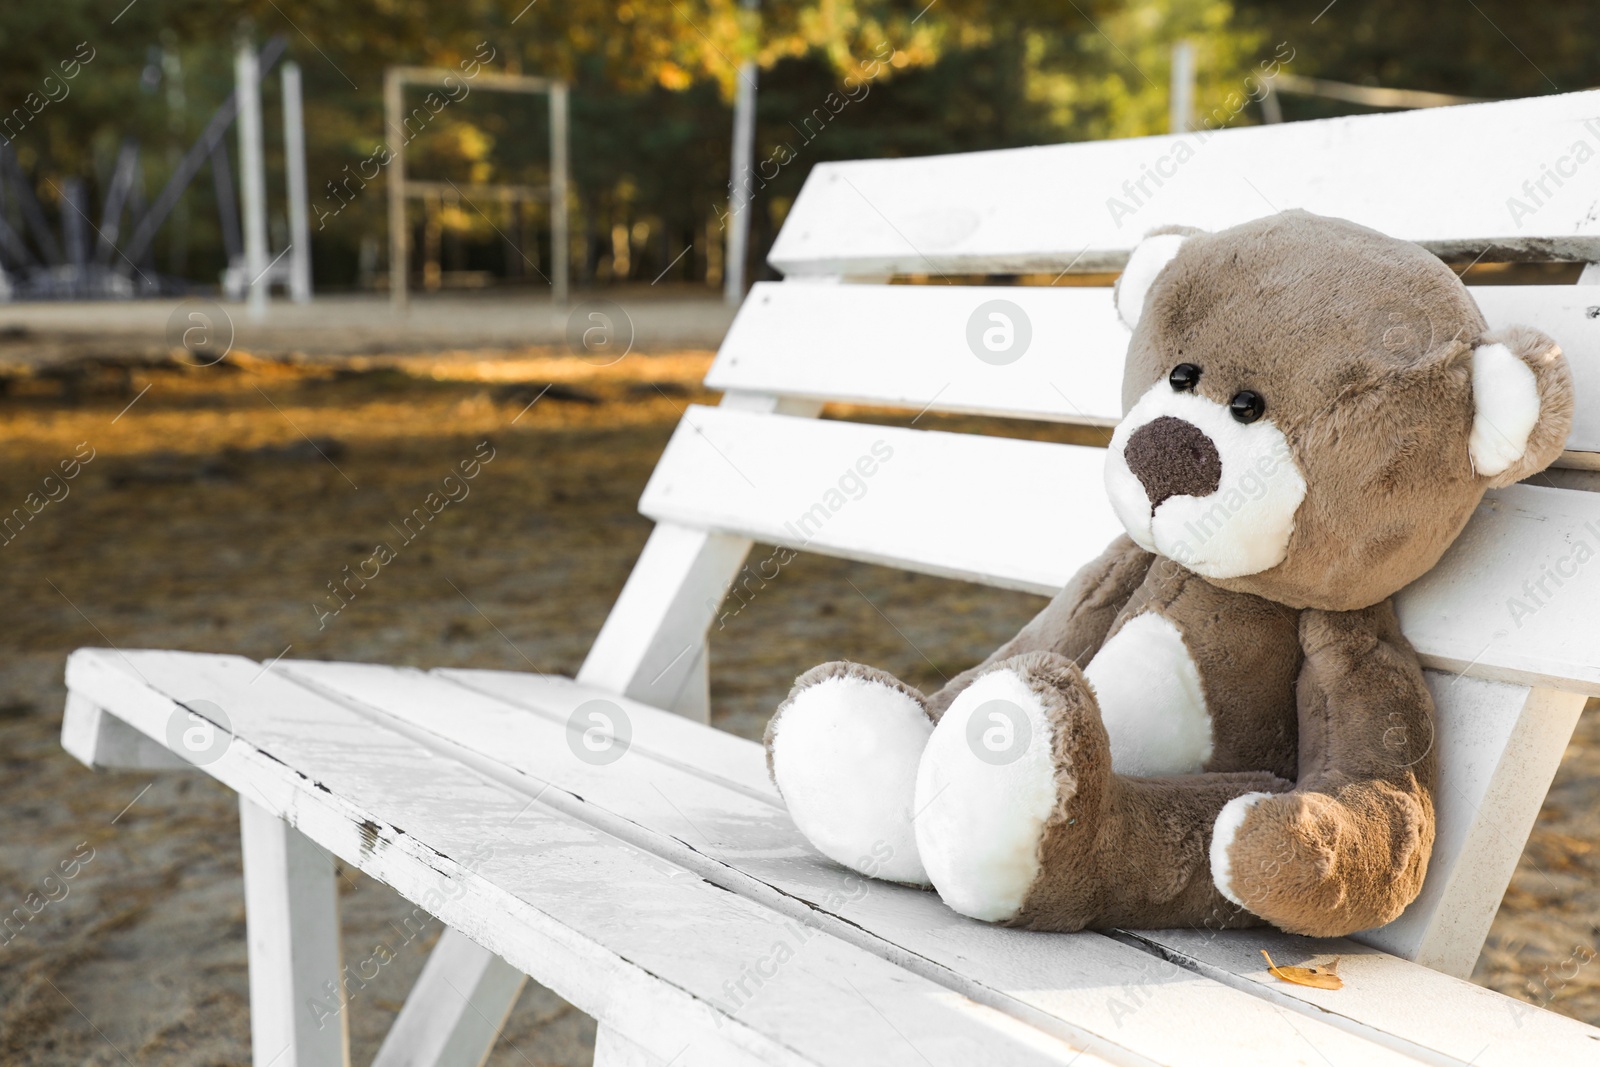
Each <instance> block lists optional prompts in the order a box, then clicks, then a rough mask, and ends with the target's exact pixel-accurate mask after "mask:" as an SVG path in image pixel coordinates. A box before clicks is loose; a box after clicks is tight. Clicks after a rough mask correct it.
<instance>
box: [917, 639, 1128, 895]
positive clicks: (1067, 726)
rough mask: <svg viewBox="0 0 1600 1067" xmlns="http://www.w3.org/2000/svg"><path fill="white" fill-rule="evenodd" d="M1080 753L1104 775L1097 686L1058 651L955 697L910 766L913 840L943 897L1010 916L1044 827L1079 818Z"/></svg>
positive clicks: (1036, 873) (1003, 668)
mask: <svg viewBox="0 0 1600 1067" xmlns="http://www.w3.org/2000/svg"><path fill="white" fill-rule="evenodd" d="M1084 725H1088V727H1089V729H1088V730H1087V731H1085V730H1084V729H1082V728H1081V727H1083V726H1084ZM1086 732H1087V733H1088V734H1091V735H1093V737H1092V738H1091V744H1090V745H1089V746H1088V747H1087V748H1084V749H1083V752H1081V753H1080V751H1079V748H1080V747H1081V746H1079V741H1080V739H1081V738H1082V737H1083V736H1084V734H1085V733H1086ZM1094 740H1097V741H1098V750H1097V751H1098V753H1099V757H1098V758H1095V757H1094V755H1093V754H1092V753H1093V751H1094V746H1093V744H1092V742H1093V741H1094ZM1080 754H1088V755H1089V757H1090V758H1089V761H1088V762H1089V764H1090V765H1091V766H1090V767H1089V768H1088V770H1089V773H1090V775H1091V776H1093V775H1098V776H1101V777H1104V776H1106V775H1109V773H1110V770H1109V768H1110V755H1109V749H1108V748H1107V742H1106V736H1105V730H1104V728H1103V727H1100V726H1099V716H1098V711H1097V708H1096V706H1095V703H1094V697H1093V694H1092V692H1091V691H1090V689H1089V686H1088V683H1086V682H1085V681H1084V680H1083V675H1082V674H1081V673H1079V671H1078V668H1077V667H1076V666H1075V665H1073V664H1072V662H1071V661H1070V660H1067V659H1065V658H1064V657H1061V656H1057V655H1054V654H1051V653H1030V654H1029V655H1026V656H1018V657H1016V658H1015V659H1011V660H1007V661H1006V662H1004V663H1002V664H999V665H998V666H996V667H995V668H994V669H993V670H991V671H989V672H988V673H987V674H985V675H983V676H982V677H981V678H979V679H978V680H977V681H975V682H973V683H972V685H971V686H970V687H968V688H967V689H966V690H965V691H964V692H963V693H962V694H961V695H960V696H958V697H957V698H956V699H955V701H954V702H953V703H952V704H951V705H950V708H949V710H948V711H946V712H945V714H944V717H943V718H942V719H940V720H939V725H938V727H937V728H935V730H934V732H933V737H932V739H930V740H929V742H928V748H927V751H926V752H925V753H924V754H923V757H922V766H921V768H920V769H919V770H918V772H917V799H916V837H917V848H918V851H919V852H920V853H921V855H922V862H923V865H924V866H925V867H926V868H927V871H928V876H929V878H930V879H931V880H932V882H933V886H934V888H935V889H937V890H938V891H939V896H940V897H941V898H943V900H944V902H945V903H946V904H948V905H949V906H950V907H951V908H953V909H954V910H955V911H958V912H960V913H961V914H963V915H967V916H970V917H972V918H974V919H983V920H986V921H989V922H1004V921H1007V920H1010V919H1015V918H1017V916H1018V915H1019V914H1020V913H1021V912H1022V910H1023V905H1024V903H1025V901H1026V900H1027V898H1028V895H1029V892H1030V890H1031V889H1032V888H1033V887H1034V886H1035V883H1037V882H1038V881H1039V878H1040V873H1041V869H1042V866H1043V859H1042V848H1041V845H1042V843H1043V842H1044V840H1045V837H1046V834H1047V832H1050V831H1051V829H1052V828H1053V827H1055V826H1056V825H1057V824H1058V823H1059V824H1063V825H1064V824H1066V823H1067V822H1068V821H1074V822H1075V821H1076V819H1075V816H1074V814H1073V811H1074V801H1075V799H1076V797H1077V793H1078V787H1079V776H1080V773H1081V772H1083V771H1084V770H1085V767H1083V766H1080V763H1081V762H1082V761H1080V759H1079V758H1078V756H1079V755H1080ZM1094 792H1095V794H1096V795H1098V793H1099V790H1095V791H1094ZM1079 836H1084V835H1078V834H1074V835H1073V837H1075V838H1076V837H1079ZM1087 836H1090V837H1092V834H1091V835H1087ZM1057 859H1063V860H1065V857H1052V863H1054V862H1055V860H1057ZM1067 862H1070V860H1068V861H1067Z"/></svg>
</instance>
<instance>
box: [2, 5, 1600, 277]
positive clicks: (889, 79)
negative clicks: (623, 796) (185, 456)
mask: <svg viewBox="0 0 1600 1067" xmlns="http://www.w3.org/2000/svg"><path fill="white" fill-rule="evenodd" d="M124 3H125V0H113V2H111V3H104V2H102V0H96V2H95V3H93V4H91V3H89V2H88V0H57V2H56V3H53V4H49V5H39V4H11V5H8V6H7V7H6V9H5V10H4V11H3V12H0V136H4V138H5V139H6V141H7V142H9V143H10V145H11V146H12V147H13V148H14V150H15V152H16V155H17V158H18V160H19V161H20V162H21V164H22V166H23V168H24V170H25V171H26V172H27V173H28V174H29V175H30V176H31V178H32V179H33V185H34V188H35V190H36V192H37V195H38V196H39V198H40V200H41V201H43V202H44V203H45V204H46V208H47V211H48V212H49V213H51V215H52V217H54V215H55V214H56V212H57V211H58V210H59V208H58V207H57V206H56V204H55V202H56V200H57V198H58V192H57V191H58V190H59V189H60V187H61V184H62V181H63V179H65V178H66V177H69V176H82V177H87V178H88V179H89V180H90V186H91V190H92V196H93V203H94V204H96V205H98V203H99V197H100V196H102V195H103V193H104V190H105V188H106V185H107V183H108V182H109V179H110V175H111V171H112V168H113V166H114V161H115V158H116V153H117V150H118V147H119V145H120V143H121V142H122V140H123V138H125V137H130V136H131V137H134V138H137V139H138V140H139V141H140V143H141V144H142V146H143V149H144V151H143V156H142V162H143V173H144V184H145V189H146V193H147V194H153V193H154V191H155V190H156V189H157V188H158V187H159V185H160V184H161V183H162V182H163V181H164V180H165V178H166V175H167V173H168V168H169V166H170V164H171V160H172V159H173V158H175V156H176V154H177V153H178V152H179V151H181V149H182V148H184V147H187V144H188V142H189V140H190V139H192V138H193V137H194V136H195V135H196V134H197V133H198V132H199V130H200V128H201V126H202V125H203V123H204V122H205V120H206V119H207V118H208V117H209V115H210V114H211V112H212V111H213V110H214V109H215V108H216V106H217V105H218V104H219V103H220V102H221V101H222V100H223V99H224V97H225V96H226V95H227V93H228V92H229V91H230V90H231V89H232V55H231V53H232V47H233V41H234V38H235V35H236V34H237V33H238V32H239V31H240V29H241V27H242V26H243V27H246V28H253V29H252V30H251V32H253V35H254V36H255V38H256V39H257V40H258V41H261V40H265V38H266V37H267V36H269V35H271V34H278V33H281V34H283V35H284V36H285V37H286V38H287V39H288V41H289V46H290V54H291V55H292V56H294V57H295V58H297V59H298V60H299V62H300V64H301V66H302V67H303V69H304V72H305V84H306V110H307V125H308V135H309V138H310V144H309V160H308V169H309V172H310V184H311V189H312V197H313V204H314V211H313V214H314V217H316V218H317V219H318V222H314V223H313V244H314V249H315V255H316V268H315V269H316V274H317V277H318V284H319V286H324V287H326V286H329V285H338V284H348V283H349V282H351V281H353V280H354V279H355V278H356V277H357V275H358V262H360V258H361V255H362V248H363V245H364V244H365V246H366V248H367V249H368V252H369V257H368V258H369V260H370V259H371V255H373V254H376V253H375V249H376V248H378V247H381V245H380V244H379V243H377V239H381V237H382V235H383V233H384V228H385V216H384V204H383V199H384V194H383V187H382V181H381V179H377V178H372V179H371V180H369V181H365V182H358V183H348V184H345V185H344V186H343V188H344V189H345V190H346V193H344V194H343V195H341V194H339V193H338V191H337V189H336V188H334V186H338V185H339V184H340V183H341V182H344V181H345V180H346V179H347V178H348V176H349V174H350V173H352V171H353V170H356V169H359V168H360V167H361V165H362V163H363V161H365V160H368V159H370V158H372V156H373V153H374V150H375V148H377V147H378V145H379V144H380V143H381V142H382V140H383V138H384V136H385V132H384V129H383V122H382V105H381V84H382V77H383V71H384V69H385V68H387V67H389V66H391V65H396V64H418V65H448V66H454V65H456V64H459V63H460V62H462V61H463V60H469V59H471V58H472V57H474V56H489V57H490V58H488V60H487V61H486V62H485V63H484V68H485V69H488V70H499V71H521V72H527V73H538V74H551V75H556V76H559V77H563V78H567V79H569V80H570V81H571V82H572V83H573V85H574V93H573V98H572V106H573V117H574V122H573V127H572V138H573V151H572V165H573V177H574V182H573V185H574V195H575V198H576V204H577V209H578V215H577V218H576V220H575V226H574V233H575V240H576V242H577V252H576V259H577V260H578V262H579V277H580V279H592V280H599V281H610V280H618V279H621V278H631V279H638V280H643V281H650V280H652V279H655V278H656V277H657V276H658V275H661V276H663V280H673V279H677V280H691V279H692V280H697V281H701V280H707V279H711V280H714V276H715V274H716V272H717V270H718V268H719V263H720V249H719V247H718V245H719V242H720V240H721V230H720V228H719V222H718V219H719V217H720V216H721V215H723V214H725V213H726V211H727V210H728V204H727V200H728V193H727V159H728V152H729V132H730V131H729V125H730V122H729V105H728V102H729V100H730V99H731V92H732V88H733V84H734V78H735V71H736V69H737V67H738V64H739V62H740V61H741V60H742V59H744V58H745V57H746V56H755V57H756V58H757V59H758V61H759V62H760V63H761V65H762V67H763V73H762V81H761V94H760V98H759V113H758V137H757V148H756V158H757V161H758V165H760V167H761V170H760V181H759V183H758V184H759V190H758V195H757V197H756V199H755V201H754V203H753V204H752V205H751V208H750V210H751V211H752V212H753V213H754V216H753V221H754V225H755V242H754V244H755V246H756V254H757V255H758V256H759V255H760V254H761V253H762V252H763V251H764V246H765V245H766V244H767V243H769V242H770V240H771V237H772V236H773V234H774V233H775V232H776V228H777V226H778V225H780V224H781V221H782V218H783V215H784V212H785V211H786V210H787V208H788V205H789V203H790V202H792V199H793V197H794V195H795V194H796V192H797V191H798V189H799V187H800V185H801V183H802V182H803V180H804V177H805V175H806V173H807V172H809V170H810V168H811V166H812V165H814V164H815V163H817V162H819V161H823V160H830V159H848V158H857V157H864V156H875V155H921V154H929V153H938V152H953V151H965V150H973V149H980V148H997V147H1009V146H1016V145H1025V144H1036V143H1043V142H1051V141H1061V140H1072V139H1082V138H1099V137H1122V136H1133V135H1139V134H1146V133H1155V132H1161V131H1163V130H1165V128H1166V125H1167V91H1168V85H1167V81H1168V76H1169V70H1168V66H1169V57H1170V54H1171V45H1172V42H1174V41H1176V40H1178V39H1181V38H1188V39H1190V40H1191V41H1193V42H1194V44H1195V46H1196V51H1197V60H1198V64H1197V66H1198V85H1197V95H1196V105H1197V112H1198V115H1199V117H1202V118H1203V117H1206V116H1210V117H1211V120H1212V121H1211V124H1212V125H1236V124H1244V123H1251V122H1256V121H1259V120H1260V117H1259V110H1258V109H1257V108H1256V107H1255V105H1254V104H1253V103H1251V102H1250V101H1249V100H1248V92H1249V91H1250V86H1251V84H1252V82H1251V81H1250V79H1251V78H1252V77H1253V76H1254V75H1255V72H1256V71H1257V70H1258V69H1259V67H1260V64H1261V63H1263V62H1266V61H1270V60H1272V59H1274V58H1277V59H1282V58H1283V56H1284V55H1285V54H1289V53H1292V54H1293V57H1294V58H1293V62H1292V63H1291V64H1290V65H1289V69H1290V70H1292V71H1294V72H1295V73H1300V74H1308V75H1316V76H1321V77H1326V78H1333V79H1338V80H1344V81H1353V82H1361V83H1364V84H1375V85H1385V86H1395V87H1404V88H1419V89H1433V90H1438V91H1443V92H1453V93H1459V94H1464V95H1469V96H1482V97H1509V96H1520V95H1532V94H1538V93H1547V92H1554V91H1557V90H1562V91H1566V90H1572V89H1577V88H1582V87H1584V86H1586V85H1589V84H1593V83H1594V82H1596V81H1600V75H1597V66H1600V60H1597V59H1596V58H1595V56H1596V45H1600V8H1597V7H1595V6H1592V5H1577V4H1573V3H1563V4H1555V5H1544V6H1538V5H1532V6H1530V5H1527V4H1525V3H1513V2H1512V0H1473V2H1472V3H1466V4H1462V5H1460V7H1459V9H1457V8H1456V7H1454V6H1451V8H1450V10H1449V11H1448V12H1445V13H1441V11H1440V10H1439V8H1438V6H1437V5H1425V6H1412V7H1406V6H1404V5H1395V4H1392V3H1379V2H1378V0H1335V2H1334V3H1333V4H1331V5H1328V4H1327V3H1326V0H1296V2H1295V3H1287V2H1283V0H1065V2H1062V0H1031V2H1030V0H990V2H983V0H933V2H931V3H929V2H928V0H765V2H764V3H763V5H762V7H761V9H760V11H759V12H758V13H752V12H748V11H746V10H744V9H743V8H742V6H741V5H740V3H739V2H738V0H620V2H617V0H610V2H602V0H561V2H559V3H557V2H554V0H458V2H457V3H454V4H451V5H440V4H437V3H427V2H424V0H235V2H230V3H215V2H206V0H136V2H134V3H132V4H127V5H126V6H122V5H123V4H124ZM85 57H87V58H85ZM68 70H73V71H75V75H74V76H73V77H70V78H69V77H67V76H66V74H67V71H68ZM180 79H181V82H180ZM174 89H180V90H181V91H178V92H174ZM419 98H420V94H419ZM1283 101H1284V106H1285V111H1286V113H1287V116H1288V117H1289V118H1291V119H1293V118H1309V117H1317V116H1321V115H1329V114H1341V113H1349V112H1351V111H1360V110H1362V109H1361V108H1359V107H1356V106H1353V105H1349V104H1343V103H1337V102H1333V101H1326V100H1318V99H1315V98H1304V97H1288V96H1285V97H1284V98H1283ZM413 102H415V101H413ZM266 107H267V115H266V122H267V147H268V164H269V168H271V170H272V173H273V176H272V178H271V179H270V181H269V194H270V195H269V201H270V204H271V211H272V215H273V217H274V219H275V220H276V219H279V218H280V217H281V215H282V213H283V205H282V192H281V190H282V183H281V180H280V179H279V178H278V177H277V174H278V172H279V168H280V167H281V145H280V143H279V137H278V128H279V127H278V123H279V121H280V120H279V118H278V111H277V107H278V104H277V90H276V79H272V80H271V81H270V82H269V85H268V88H267V90H266ZM8 117H9V125H7V120H8ZM546 121H547V120H546V117H545V112H544V105H543V101H542V100H539V99H535V98H520V97H513V96H507V95H501V94H490V93H485V92H477V91H473V92H472V93H470V95H468V96H466V97H465V98H464V99H462V100H460V101H459V102H457V103H453V104H451V105H450V106H449V108H448V109H447V110H446V111H445V112H442V113H441V114H440V116H439V118H438V121H437V122H435V123H432V124H430V126H429V127H428V129H427V130H425V131H424V132H423V134H422V135H421V136H419V137H418V138H417V139H416V142H415V144H414V145H413V146H412V148H411V151H412V152H413V155H414V158H415V160H416V172H417V174H418V176H430V177H439V178H444V177H449V178H451V179H452V180H456V181H458V182H459V181H463V180H466V181H520V182H532V183H537V182H542V181H543V180H544V175H545V169H544V168H545V166H546V157H547V150H546V147H545V145H546V134H547V126H546V125H545V123H546ZM229 147H230V150H232V147H233V145H232V139H231V138H230V142H229ZM368 173H371V172H370V171H368ZM330 183H331V184H330ZM349 190H354V194H353V195H351V193H350V192H349ZM186 203H187V207H188V209H189V212H188V214H189V219H190V224H189V227H188V238H187V239H188V242H189V245H190V252H189V255H188V256H187V258H183V257H180V256H178V254H177V253H178V248H177V247H176V245H175V241H174V240H164V241H163V242H160V243H158V249H159V250H160V251H161V257H162V258H161V259H160V260H159V261H158V262H159V265H160V266H161V267H162V268H163V269H167V270H179V271H182V272H184V273H186V274H187V275H188V276H190V277H193V278H196V279H199V280H202V281H214V279H215V278H216V272H217V270H218V269H219V268H220V267H221V265H222V262H221V259H222V256H221V248H220V244H221V238H220V231H219V228H218V225H217V221H216V220H217V208H216V205H215V203H214V201H213V198H212V190H211V182H210V179H209V176H208V175H207V174H205V173H202V174H201V177H200V180H199V181H198V182H197V183H196V185H195V187H194V188H192V189H191V191H190V193H189V194H188V199H187V202H186ZM317 208H320V209H321V213H320V214H319V213H318V212H317V210H316V209H317ZM480 208H481V209H482V210H477V209H480ZM4 210H5V211H7V212H8V213H11V214H12V215H13V217H14V213H15V212H16V210H17V207H16V205H15V204H7V205H5V206H4ZM447 215H448V221H449V222H450V224H451V226H452V228H453V229H454V230H455V231H456V237H455V240H454V245H455V246H456V247H458V249H459V254H458V255H457V262H458V263H459V265H462V266H465V267H468V268H472V269H481V270H492V271H495V272H497V273H504V272H505V271H506V270H507V268H508V265H509V266H511V267H513V268H514V267H516V265H517V255H519V254H522V253H508V251H507V248H506V240H505V238H506V236H515V235H511V234H509V232H508V231H507V227H508V226H512V225H517V223H515V222H514V221H513V220H511V219H509V218H507V217H506V216H505V215H504V214H502V213H501V212H500V210H499V209H498V208H497V207H494V206H491V205H487V204H478V205H470V204H463V205H461V206H460V208H459V210H453V211H450V212H448V213H447ZM96 216H97V217H96V222H97V223H98V221H99V220H98V211H96ZM319 222H320V226H319ZM524 222H525V223H526V225H527V226H528V227H531V230H530V232H532V231H538V230H539V229H541V228H542V225H543V224H542V221H541V218H540V217H539V216H538V213H537V211H535V213H534V214H533V215H532V216H530V218H529V219H526V220H524ZM275 228H276V229H281V223H277V222H275ZM170 236H171V235H169V237H170ZM525 254H526V255H527V256H528V258H529V259H530V260H531V261H533V262H535V263H544V262H547V257H548V256H549V254H550V250H549V249H548V248H547V247H546V248H537V249H535V248H532V247H530V248H528V249H527V250H526V253H525ZM375 265H376V264H375V263H373V262H370V261H369V262H368V263H367V267H368V269H369V270H370V269H371V268H372V267H373V266H375ZM512 272H513V273H515V270H513V271H512ZM663 272H665V273H664V274H663ZM525 273H527V272H525Z"/></svg>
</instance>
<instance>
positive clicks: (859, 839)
mask: <svg viewBox="0 0 1600 1067" xmlns="http://www.w3.org/2000/svg"><path fill="white" fill-rule="evenodd" d="M932 733H933V718H932V716H931V715H930V714H929V712H928V709H927V701H926V698H924V697H923V695H922V694H921V693H919V692H918V691H917V690H915V689H913V688H911V687H910V686H908V685H906V684H904V683H903V682H901V681H899V680H898V679H897V678H895V677H894V676H893V675H891V674H888V673H886V672H884V671H880V670H876V669H874V668H872V667H864V666H862V665H860V664H858V663H847V662H842V661H841V662H836V663H824V664H823V665H822V666H820V667H813V668H812V669H811V670H809V671H807V672H806V673H805V674H803V675H801V676H800V678H799V679H797V680H796V681H795V685H794V689H793V690H792V691H791V692H790V693H789V697H788V699H787V700H785V701H784V702H783V704H782V705H780V706H779V708H778V710H777V712H776V713H775V714H774V715H773V716H772V720H771V721H770V722H769V723H768V724H767V732H766V746H767V765H768V768H769V770H770V771H771V772H772V780H773V781H774V782H775V783H776V784H777V786H778V792H779V793H781V794H782V795H783V800H784V803H785V804H786V805H787V806H788V809H789V814H790V816H791V817H792V818H793V819H794V822H795V825H796V826H797V827H799V829H800V832H801V833H802V834H804V835H805V836H806V839H807V840H808V841H810V842H811V843H812V844H813V845H815V846H816V847H817V850H818V851H819V852H821V853H822V854H823V855H825V856H827V857H828V858H829V859H832V860H835V861H837V862H839V863H842V864H844V865H845V866H846V867H849V868H851V869H852V870H854V871H857V872H859V873H861V874H865V875H868V876H870V877H873V878H883V879H887V880H888V881H892V882H905V883H908V884H911V885H924V886H925V885H927V884H928V877H927V874H926V873H925V872H924V870H923V867H922V860H921V859H920V857H919V856H918V855H917V844H916V838H915V836H914V835H913V833H912V829H911V816H912V813H913V808H912V801H913V799H914V795H915V792H916V781H917V764H918V762H919V761H920V760H921V758H922V750H923V748H924V746H925V745H926V744H927V742H928V737H929V735H930V734H932Z"/></svg>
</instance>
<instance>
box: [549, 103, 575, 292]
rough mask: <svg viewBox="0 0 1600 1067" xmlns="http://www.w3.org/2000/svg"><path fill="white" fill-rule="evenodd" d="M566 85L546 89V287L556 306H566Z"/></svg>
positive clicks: (568, 253)
mask: <svg viewBox="0 0 1600 1067" xmlns="http://www.w3.org/2000/svg"><path fill="white" fill-rule="evenodd" d="M567 136H568V135H567V86H566V84H565V83H563V82H556V83H555V84H554V85H552V86H550V288H551V294H550V295H551V298H552V299H553V300H554V301H555V303H556V306H557V307H562V306H565V305H566V303H567V286H568V280H567V269H568V266H569V264H570V262H571V260H572V249H570V248H569V247H567V245H568V242H567Z"/></svg>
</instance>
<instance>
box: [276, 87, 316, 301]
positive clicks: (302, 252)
mask: <svg viewBox="0 0 1600 1067" xmlns="http://www.w3.org/2000/svg"><path fill="white" fill-rule="evenodd" d="M283 165H284V169H285V170H287V171H288V172H289V241H290V245H289V295H290V296H292V297H293V298H294V302H295V303H296V304H309V303H311V221H310V219H309V218H308V214H307V207H306V124H305V113H304V112H303V111H302V109H301V106H300V64H298V63H295V62H285V63H284V65H283Z"/></svg>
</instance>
